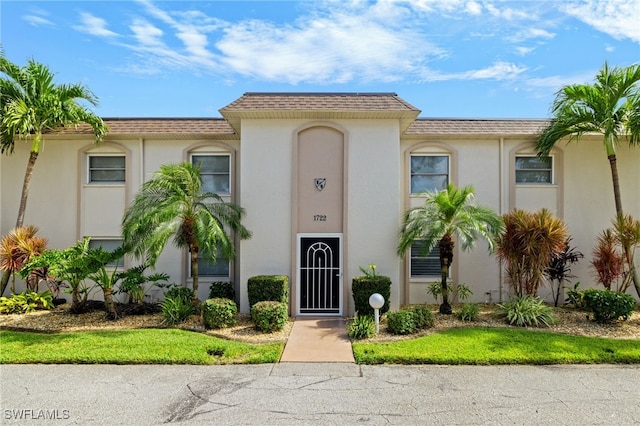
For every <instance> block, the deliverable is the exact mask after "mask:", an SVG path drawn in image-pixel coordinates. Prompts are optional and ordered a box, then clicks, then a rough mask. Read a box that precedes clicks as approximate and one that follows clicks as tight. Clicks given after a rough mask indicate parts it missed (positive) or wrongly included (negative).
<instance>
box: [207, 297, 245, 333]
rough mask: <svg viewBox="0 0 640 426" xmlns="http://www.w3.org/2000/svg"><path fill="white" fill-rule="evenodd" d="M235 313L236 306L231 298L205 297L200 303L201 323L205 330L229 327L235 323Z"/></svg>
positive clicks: (236, 311)
mask: <svg viewBox="0 0 640 426" xmlns="http://www.w3.org/2000/svg"><path fill="white" fill-rule="evenodd" d="M237 313H238V307H237V306H236V303H235V302H234V301H233V300H231V299H225V298H215V299H207V300H205V302H204V303H203V304H202V323H203V324H204V328H206V329H207V330H211V329H212V328H225V327H231V326H232V325H235V323H236V314H237Z"/></svg>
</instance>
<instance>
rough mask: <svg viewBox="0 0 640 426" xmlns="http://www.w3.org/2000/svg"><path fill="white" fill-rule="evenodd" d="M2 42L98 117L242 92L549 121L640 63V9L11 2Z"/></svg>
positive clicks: (587, 0)
mask: <svg viewBox="0 0 640 426" xmlns="http://www.w3.org/2000/svg"><path fill="white" fill-rule="evenodd" d="M0 14H1V17H0V24H1V27H0V42H1V43H2V46H3V49H4V51H5V54H6V56H7V57H8V58H9V59H10V60H11V61H13V62H15V63H17V64H20V65H22V64H24V63H25V62H26V60H27V59H28V58H31V57H33V58H34V59H35V60H37V61H38V62H42V63H45V64H47V65H48V66H49V67H50V68H51V70H53V71H54V72H56V74H57V82H58V83H82V84H84V85H86V86H87V87H89V88H90V89H91V90H92V91H93V92H94V93H95V94H96V95H97V96H98V98H99V99H100V105H99V106H98V107H97V108H95V109H94V110H95V112H96V113H98V114H99V115H101V116H103V117H212V116H213V117H218V116H220V114H219V112H218V109H220V108H222V107H223V106H225V105H227V104H228V103H230V102H232V101H233V100H235V99H237V98H238V97H240V96H241V95H242V94H243V93H244V92H395V93H398V95H399V96H400V97H402V98H403V99H405V100H406V101H408V102H410V103H411V104H413V105H414V106H416V107H418V108H419V109H421V110H422V113H421V116H423V117H480V118H482V117H488V118H543V117H548V116H549V107H550V105H551V102H552V100H553V97H554V94H555V92H556V91H557V90H558V89H559V88H560V87H561V86H562V85H565V84H572V83H586V82H591V81H592V80H593V77H594V76H595V74H596V73H597V72H598V70H599V69H600V68H601V67H602V65H603V64H604V62H605V61H608V62H609V64H610V65H616V66H628V65H631V64H634V63H638V62H640V0H575V1H574V0H546V1H545V0H538V1H526V0H518V1H500V0H492V1H480V0H413V1H409V0H379V1H324V0H310V1H300V2H296V1H188V0H187V1H149V0H140V1H11V0H9V1H7V0H3V1H2V3H1V4H0Z"/></svg>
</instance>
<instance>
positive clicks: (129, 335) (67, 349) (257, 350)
mask: <svg viewBox="0 0 640 426" xmlns="http://www.w3.org/2000/svg"><path fill="white" fill-rule="evenodd" d="M0 346H1V347H2V350H1V351H0V363H3V364H35V363H42V364H259V363H272V362H278V360H279V359H280V355H281V354H282V351H283V349H284V343H265V344H250V343H241V342H236V341H231V340H224V339H219V338H216V337H212V336H208V335H205V334H201V333H195V332H190V331H184V330H176V329H133V330H120V331H95V332H81V333H56V334H44V333H32V332H18V331H4V330H3V331H0Z"/></svg>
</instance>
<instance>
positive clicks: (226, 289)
mask: <svg viewBox="0 0 640 426" xmlns="http://www.w3.org/2000/svg"><path fill="white" fill-rule="evenodd" d="M217 298H223V299H231V300H235V298H236V290H235V289H234V288H233V283H232V282H228V281H216V282H212V283H211V285H210V286H209V299H217Z"/></svg>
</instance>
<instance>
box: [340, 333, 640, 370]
mask: <svg viewBox="0 0 640 426" xmlns="http://www.w3.org/2000/svg"><path fill="white" fill-rule="evenodd" d="M353 353H354V356H355V359H356V362H357V363H358V364H450V365H451V364H465V365H498V364H529V365H547V364H636V363H640V340H611V339H603V338H596V337H582V336H572V335H566V334H558V333H550V332H543V331H529V330H518V329H510V328H459V329H451V330H447V331H444V332H442V333H438V334H432V335H429V336H424V337H419V338H416V339H412V340H404V341H398V342H385V343H380V342H378V343H353Z"/></svg>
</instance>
